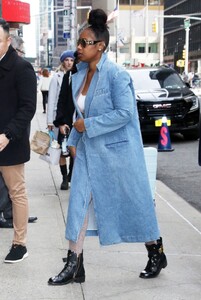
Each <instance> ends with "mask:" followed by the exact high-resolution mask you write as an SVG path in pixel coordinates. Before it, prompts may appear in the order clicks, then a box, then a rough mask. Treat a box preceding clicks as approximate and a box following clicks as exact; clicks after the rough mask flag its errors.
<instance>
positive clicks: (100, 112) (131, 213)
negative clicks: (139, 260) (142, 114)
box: [66, 54, 160, 245]
mask: <svg viewBox="0 0 201 300" xmlns="http://www.w3.org/2000/svg"><path fill="white" fill-rule="evenodd" d="M86 72H87V64H86V63H80V64H79V65H78V72H77V73H76V74H74V75H73V77H72V87H73V97H74V103H75V106H76V108H77V103H76V97H77V95H78V93H79V90H80V87H81V86H82V82H83V80H84V78H85V76H86ZM77 109H78V108H77ZM78 114H79V111H78ZM84 122H85V127H86V131H85V132H84V133H83V134H80V133H78V132H77V131H76V130H75V129H73V130H72V131H71V134H70V137H69V140H68V145H73V146H76V147H77V152H76V159H75V163H74V170H73V176H72V181H71V191H70V202H69V208H68V217H67V225H66V239H68V240H72V241H74V242H76V241H77V239H78V236H79V232H80V230H81V228H82V225H83V222H84V218H85V215H86V212H87V209H88V204H89V201H90V195H91V194H92V197H93V204H94V212H95V216H96V221H97V227H98V235H99V240H100V244H101V245H111V244H116V243H121V242H147V241H152V240H156V239H158V238H159V236H160V233H159V229H158V224H157V219H156V214H155V208H154V203H153V199H152V194H151V189H150V185H149V180H148V174H147V170H146V165H145V158H144V151H143V144H142V139H141V133H140V126H139V120H138V112H137V107H136V100H135V94H134V88H133V84H132V80H131V78H130V76H129V74H128V73H127V72H126V71H125V70H124V69H122V68H121V67H119V66H118V65H116V64H114V63H112V62H111V61H110V60H108V58H107V55H106V54H103V55H102V58H101V60H100V62H99V63H98V65H97V71H96V73H95V74H94V76H93V79H92V82H91V84H90V87H89V90H88V93H87V97H86V102H85V120H84Z"/></svg>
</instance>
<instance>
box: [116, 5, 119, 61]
mask: <svg viewBox="0 0 201 300" xmlns="http://www.w3.org/2000/svg"><path fill="white" fill-rule="evenodd" d="M116 6H117V9H118V11H119V0H116ZM118 29H119V14H118V16H117V17H116V19H115V31H116V63H117V62H118Z"/></svg>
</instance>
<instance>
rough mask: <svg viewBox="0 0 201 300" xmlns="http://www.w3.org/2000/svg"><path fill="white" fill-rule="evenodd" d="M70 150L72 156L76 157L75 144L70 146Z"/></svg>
mask: <svg viewBox="0 0 201 300" xmlns="http://www.w3.org/2000/svg"><path fill="white" fill-rule="evenodd" d="M68 150H69V151H70V155H71V156H72V158H75V156H76V148H75V147H73V146H68Z"/></svg>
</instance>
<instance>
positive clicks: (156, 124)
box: [155, 119, 171, 127]
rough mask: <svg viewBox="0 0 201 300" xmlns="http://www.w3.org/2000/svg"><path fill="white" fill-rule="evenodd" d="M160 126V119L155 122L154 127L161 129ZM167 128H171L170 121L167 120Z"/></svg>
mask: <svg viewBox="0 0 201 300" xmlns="http://www.w3.org/2000/svg"><path fill="white" fill-rule="evenodd" d="M161 126H162V119H158V120H155V127H161ZM167 126H171V120H170V119H167Z"/></svg>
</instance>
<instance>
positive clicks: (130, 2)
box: [129, 0, 132, 65]
mask: <svg viewBox="0 0 201 300" xmlns="http://www.w3.org/2000/svg"><path fill="white" fill-rule="evenodd" d="M129 5H130V65H132V19H131V0H130V1H129Z"/></svg>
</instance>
